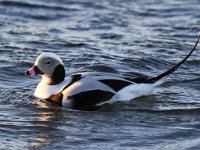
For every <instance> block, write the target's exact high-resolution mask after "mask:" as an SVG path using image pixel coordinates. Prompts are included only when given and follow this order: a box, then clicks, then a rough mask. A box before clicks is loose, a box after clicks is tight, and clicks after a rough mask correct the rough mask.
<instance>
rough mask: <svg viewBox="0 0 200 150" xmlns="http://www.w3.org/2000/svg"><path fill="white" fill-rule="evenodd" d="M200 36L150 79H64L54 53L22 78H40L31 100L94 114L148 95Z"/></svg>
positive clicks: (86, 75)
mask: <svg viewBox="0 0 200 150" xmlns="http://www.w3.org/2000/svg"><path fill="white" fill-rule="evenodd" d="M199 38H200V35H198V38H197V41H196V43H195V45H194V47H193V49H192V50H191V51H190V53H189V54H188V55H187V56H185V57H184V59H182V60H181V61H180V62H179V63H177V64H176V65H174V66H173V67H172V68H170V69H168V70H167V71H165V72H163V73H161V74H159V75H157V76H155V77H151V78H146V77H138V78H125V77H122V76H121V75H118V74H114V73H108V72H79V73H72V74H69V75H67V76H65V74H66V73H65V68H64V63H63V61H62V59H61V58H60V57H59V56H58V55H57V54H55V53H52V52H43V53H41V54H40V55H39V56H38V57H37V59H36V61H35V63H34V65H33V66H32V67H31V68H30V69H28V70H27V71H26V72H25V74H26V75H28V76H41V77H42V80H41V81H40V83H39V84H38V85H37V87H36V89H35V92H34V96H35V97H36V98H38V99H41V100H44V101H45V102H48V103H51V104H54V105H57V106H62V107H64V108H67V109H75V110H86V111H90V110H97V109H99V108H100V107H102V106H103V105H104V104H111V103H114V102H116V101H127V100H132V99H134V98H136V97H140V96H144V95H148V94H150V93H151V92H152V91H153V90H154V89H155V87H157V86H158V85H160V84H161V83H162V81H163V79H164V78H165V77H168V76H170V75H171V74H172V73H173V72H174V71H176V70H177V69H178V68H179V67H180V66H181V65H182V64H183V63H184V62H185V61H186V60H187V59H188V58H189V57H190V55H191V54H192V53H193V51H194V50H195V49H196V47H197V45H198V42H199Z"/></svg>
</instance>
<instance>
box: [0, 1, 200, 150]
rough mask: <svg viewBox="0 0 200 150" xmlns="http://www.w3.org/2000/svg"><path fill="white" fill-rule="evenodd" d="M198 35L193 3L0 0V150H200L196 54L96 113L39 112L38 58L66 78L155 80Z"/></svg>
mask: <svg viewBox="0 0 200 150" xmlns="http://www.w3.org/2000/svg"><path fill="white" fill-rule="evenodd" d="M199 30H200V1H199V0H132V1H130V0H94V1H92V0H0V149H2V150H21V149H25V150H33V149H43V150H53V149H57V150H63V149H87V150H88V149H91V150H93V149H117V150H118V149H119V150H120V149H121V150H122V149H123V150H124V149H130V150H198V149H200V94H199V92H200V48H199V47H198V48H197V51H196V52H194V54H193V55H192V56H191V57H190V58H189V60H188V61H187V62H186V63H185V64H184V65H183V66H182V67H181V68H180V69H179V70H177V71H176V72H175V73H174V74H173V75H172V76H171V77H169V78H168V79H167V80H166V82H164V83H163V84H162V85H161V86H159V87H158V88H157V89H156V91H155V92H154V93H153V94H151V95H149V96H144V97H140V98H137V99H134V100H131V101H127V102H117V103H114V104H111V105H106V106H105V107H104V108H102V109H100V110H98V111H94V112H87V111H73V110H67V109H64V108H60V107H55V106H48V105H44V104H43V103H39V101H37V100H36V99H35V98H34V97H33V93H34V89H35V87H36V85H37V83H38V82H39V80H40V78H39V77H33V78H30V77H27V76H25V75H24V71H26V70H27V68H29V67H30V66H31V65H32V64H33V63H34V61H35V59H36V57H37V55H38V54H39V53H41V52H42V51H50V52H55V53H57V54H58V55H60V56H61V57H62V59H63V60H64V63H65V69H66V71H67V73H73V72H78V71H105V72H112V73H116V74H120V75H122V76H126V77H134V76H155V75H158V74H159V73H161V72H163V71H165V70H166V69H168V68H169V67H171V66H173V65H174V64H176V63H177V62H178V61H180V60H181V59H182V58H183V57H184V56H185V55H186V54H187V53H188V52H189V51H190V49H191V48H192V47H193V45H194V43H195V41H196V38H197V36H196V34H197V32H198V31H199Z"/></svg>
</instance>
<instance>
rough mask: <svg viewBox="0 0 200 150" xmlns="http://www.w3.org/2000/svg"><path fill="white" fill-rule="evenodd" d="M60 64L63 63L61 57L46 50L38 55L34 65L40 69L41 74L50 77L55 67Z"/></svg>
mask: <svg viewBox="0 0 200 150" xmlns="http://www.w3.org/2000/svg"><path fill="white" fill-rule="evenodd" d="M60 64H61V65H63V61H62V60H61V58H60V57H59V56H58V55H56V54H54V53H49V52H48V53H42V54H41V55H39V56H38V57H37V59H36V61H35V64H34V66H37V67H38V68H39V69H40V70H41V72H42V73H43V76H47V77H51V76H52V75H53V72H54V70H55V68H56V67H57V66H58V65H60Z"/></svg>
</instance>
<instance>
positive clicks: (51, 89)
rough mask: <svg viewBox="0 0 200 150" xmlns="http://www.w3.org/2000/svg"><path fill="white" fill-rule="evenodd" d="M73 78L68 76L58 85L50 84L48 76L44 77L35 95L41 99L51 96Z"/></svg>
mask: <svg viewBox="0 0 200 150" xmlns="http://www.w3.org/2000/svg"><path fill="white" fill-rule="evenodd" d="M71 80H72V78H71V77H66V78H65V80H64V81H62V82H61V83H59V84H56V85H49V84H48V78H45V79H44V78H42V81H41V82H40V83H39V84H38V85H37V88H36V90H35V93H34V96H36V97H37V98H41V99H48V98H49V97H50V96H52V95H54V94H57V93H59V92H60V91H61V90H62V89H63V88H64V87H66V86H67V85H69V84H70V82H71Z"/></svg>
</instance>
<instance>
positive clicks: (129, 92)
mask: <svg viewBox="0 0 200 150" xmlns="http://www.w3.org/2000/svg"><path fill="white" fill-rule="evenodd" d="M162 83H163V80H162V81H157V82H156V83H153V84H146V83H141V84H131V85H129V86H127V87H125V88H123V89H121V90H120V91H118V92H117V93H116V95H114V96H113V97H112V99H111V100H109V101H105V102H101V103H98V104H97V105H98V106H101V105H103V104H106V103H108V104H111V103H114V102H117V101H129V100H132V99H134V98H137V97H140V96H144V95H149V94H151V93H152V92H153V91H154V90H155V88H156V87H157V86H159V85H160V84H162Z"/></svg>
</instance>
